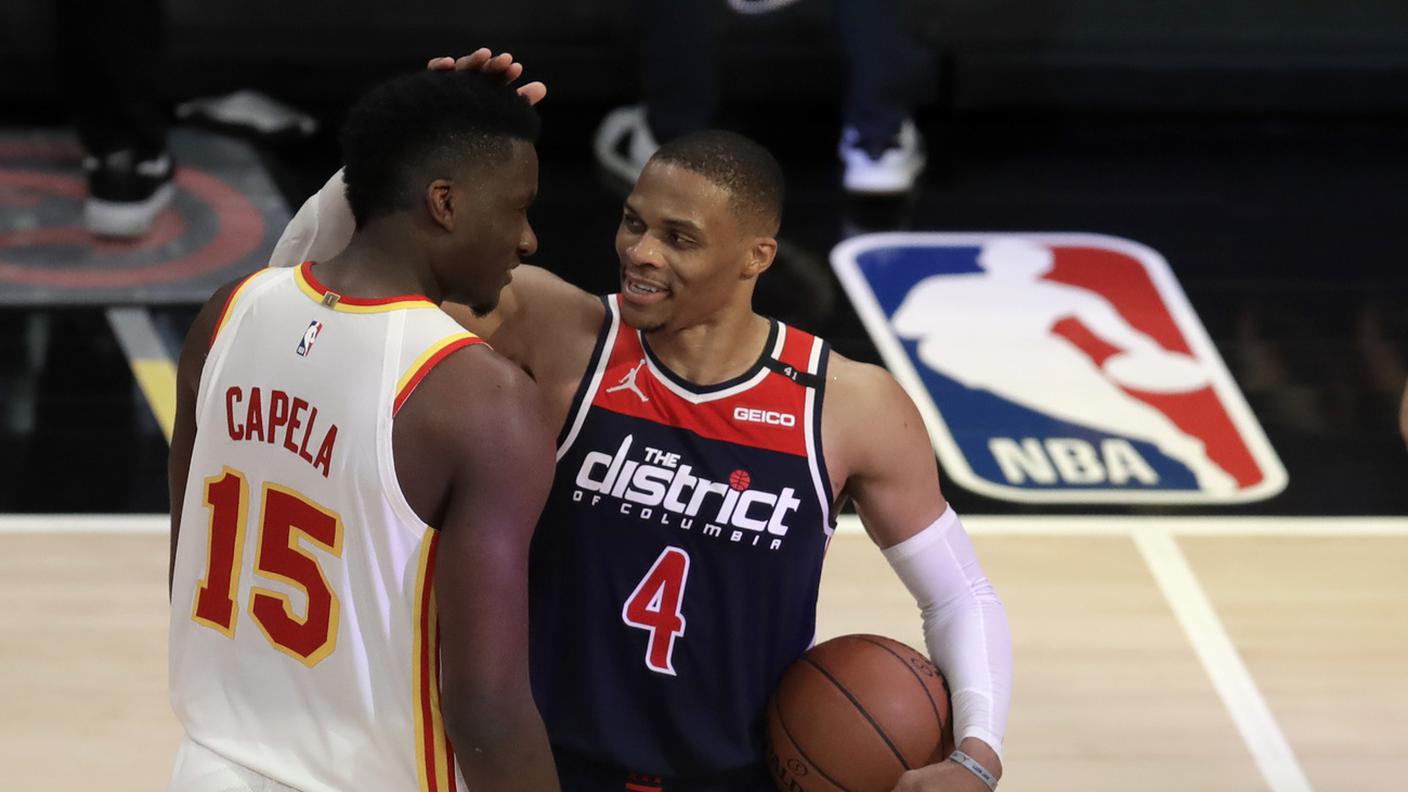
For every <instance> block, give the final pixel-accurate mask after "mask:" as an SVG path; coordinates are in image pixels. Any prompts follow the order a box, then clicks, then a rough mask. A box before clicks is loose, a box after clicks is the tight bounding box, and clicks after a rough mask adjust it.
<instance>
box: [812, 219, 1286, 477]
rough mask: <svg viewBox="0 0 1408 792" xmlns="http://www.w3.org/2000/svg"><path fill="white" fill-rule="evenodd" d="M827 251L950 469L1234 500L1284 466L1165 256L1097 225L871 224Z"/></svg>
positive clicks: (965, 473) (956, 472)
mask: <svg viewBox="0 0 1408 792" xmlns="http://www.w3.org/2000/svg"><path fill="white" fill-rule="evenodd" d="M831 262H832V266H833V268H834V269H835V270H836V273H837V275H838V276H839V277H840V279H841V283H842V284H843V285H844V286H845V289H846V292H847V294H848V295H849V296H850V299H851V302H852V303H853V304H854V305H855V308H856V311H857V312H858V313H859V314H860V317H861V319H862V321H863V322H864V323H865V326H866V329H867V330H868V331H869V333H870V336H871V338H872V339H873V340H874V341H875V344H876V346H877V347H878V348H879V349H880V353H881V354H882V355H883V356H884V358H885V362H886V364H887V365H888V367H889V368H890V370H891V372H893V373H894V375H895V377H896V378H897V379H898V380H899V381H900V383H901V384H903V385H904V387H905V389H906V390H907V391H908V392H909V394H910V396H911V397H912V398H914V400H915V403H916V404H918V406H919V409H920V411H921V413H923V415H924V420H925V423H926V425H927V427H928V429H929V434H930V436H931V437H932V438H933V442H934V448H935V450H936V451H937V452H938V455H939V460H940V462H942V463H943V466H944V469H945V471H946V473H947V475H948V476H949V477H950V478H952V479H953V480H954V481H955V482H957V483H958V484H960V485H962V486H963V487H966V488H968V489H970V490H972V491H974V492H977V493H979V494H982V495H987V496H990V497H994V498H1001V499H1005V500H1013V501H1022V502H1029V503H1056V502H1067V503H1070V502H1081V503H1190V504H1192V503H1236V502H1245V501H1253V500H1260V499H1263V498H1268V497H1271V496H1272V495H1275V494H1276V493H1278V492H1280V491H1281V490H1282V489H1284V488H1285V486H1286V472H1285V469H1284V468H1283V467H1282V466H1281V462H1280V460H1279V459H1278V458H1277V456H1276V453H1275V452H1274V451H1273V450H1272V448H1271V444H1270V443H1269V442H1268V441H1267V439H1266V435H1265V434H1264V433H1263V432H1262V429H1261V426H1260V425H1259V424H1258V423H1257V420H1256V418H1255V416H1253V414H1252V412H1251V409H1250V408H1249V407H1248V406H1247V403H1246V400H1245V399H1244V398H1243V397H1242V393H1241V391H1240V390H1238V388H1237V385H1236V383H1235V382H1233V380H1232V376H1231V375H1230V374H1229V373H1228V371H1227V367H1226V366H1225V365H1224V364H1223V362H1222V358H1221V357H1219V355H1218V353H1217V350H1216V349H1215V348H1214V347H1213V345H1212V342H1211V340H1210V339H1209V338H1208V335H1207V331H1206V330H1204V329H1203V326H1202V323H1201V322H1200V321H1199V320H1198V317H1197V315H1196V314H1195V313H1194V312H1193V309H1192V307H1191V306H1190V305H1189V304H1188V299H1187V297H1186V296H1184V294H1183V290H1182V288H1181V287H1180V286H1179V284H1178V281H1177V280H1176V279H1175V278H1174V276H1173V273H1172V271H1171V270H1170V269H1169V267H1168V265H1167V263H1165V262H1164V260H1163V258H1162V257H1161V256H1160V255H1159V254H1158V253H1156V252H1154V251H1153V250H1151V249H1149V248H1148V247H1145V246H1144V245H1141V244H1138V243H1136V242H1131V241H1129V240H1125V239H1118V238H1115V237H1107V236H1101V235H1095V234H947V233H914V234H909V233H896V234H870V235H865V236H860V237H855V238H853V239H850V240H847V241H846V242H843V243H842V244H841V245H839V246H837V247H836V249H835V250H834V251H832V254H831Z"/></svg>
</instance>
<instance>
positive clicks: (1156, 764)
mask: <svg viewBox="0 0 1408 792" xmlns="http://www.w3.org/2000/svg"><path fill="white" fill-rule="evenodd" d="M966 522H967V523H968V525H969V528H970V530H971V531H972V533H973V534H974V543H975V545H976V546H977V549H978V552H979V554H980V555H981V557H982V559H983V562H984V565H985V567H986V568H987V570H988V572H989V575H990V577H991V578H992V579H993V582H994V584H995V585H996V586H997V589H998V591H999V593H1000V594H1001V595H1002V598H1003V600H1004V602H1005V603H1006V605H1007V610H1008V615H1009V617H1010V619H1011V622H1012V632H1013V637H1014V642H1015V650H1016V677H1015V687H1016V690H1015V696H1014V704H1013V709H1012V716H1011V724H1010V727H1009V732H1008V741H1007V748H1006V752H1007V760H1008V767H1007V774H1006V776H1005V777H1004V779H1003V783H1002V788H1003V789H1004V790H1008V791H1009V792H1048V791H1049V792H1056V791H1057V790H1082V792H1086V791H1088V792H1099V791H1100V790H1109V791H1110V792H1129V790H1152V791H1157V790H1169V791H1170V792H1172V791H1173V790H1178V791H1179V792H1187V791H1188V790H1199V791H1200V792H1218V791H1220V790H1226V791H1227V792H1233V791H1234V790H1235V791H1236V792H1248V791H1253V790H1271V792H1291V791H1293V790H1308V789H1314V790H1318V791H1320V792H1336V791H1340V792H1371V791H1372V790H1383V791H1384V792H1390V791H1391V790H1399V789H1402V788H1403V783H1404V782H1403V779H1404V778H1405V777H1408V673H1405V669H1408V575H1406V574H1404V572H1405V570H1408V519H1398V518H1395V519H1344V518H1340V519H1320V518H1315V519H1308V518H1245V519H1235V518H1186V519H1184V518H1133V517H1092V518H1080V517H1067V518H1050V519H1044V518H1014V517H981V516H973V517H969V518H967V519H966ZM165 579H166V535H165V518H163V517H156V516H153V517H111V518H105V517H82V518H67V519H66V518H46V517H3V518H0V599H3V601H4V602H5V603H6V607H5V608H4V609H3V611H0V663H3V665H4V670H5V673H3V674H0V767H3V768H5V770H4V776H5V783H4V784H3V786H4V788H6V789H15V790H39V789H43V790H87V789H92V788H94V786H95V784H96V785H97V786H99V787H100V788H102V789H104V790H111V791H113V792H116V791H118V790H152V789H161V788H164V787H165V783H166V778H167V773H168V771H169V769H170V763H171V759H172V755H173V753H174V751H175V747H176V743H177V741H178V739H179V736H180V729H179V727H178V726H177V724H176V721H175V719H174V717H173V716H172V714H171V711H170V708H169V706H168V704H167V694H166V654H165V648H166V620H167V607H166V590H165ZM850 632H875V633H882V634H886V635H890V636H892V637H895V638H898V639H900V640H904V641H906V642H908V643H910V644H912V645H914V646H922V636H921V635H920V630H919V619H918V615H917V613H916V610H915V606H914V604H913V601H912V600H911V599H910V598H909V595H908V594H907V593H906V592H905V591H904V589H903V588H902V587H901V586H900V584H899V583H898V581H897V580H896V579H895V578H894V574H893V573H892V572H891V571H890V569H889V568H888V566H887V565H886V564H885V562H884V560H883V558H882V557H881V556H880V554H879V553H878V552H877V551H876V550H875V549H874V548H873V547H872V546H871V545H870V542H869V540H868V539H867V538H866V537H865V536H864V535H863V534H862V533H860V531H859V529H858V528H857V527H856V526H855V525H854V524H853V523H847V524H843V526H842V529H841V531H840V532H839V533H838V534H837V536H836V538H835V539H834V540H833V542H832V546H831V552H830V557H829V558H828V561H827V568H826V572H825V576H824V580H823V585H822V601H821V608H820V634H819V636H818V637H819V638H826V637H830V636H833V635H840V634H844V633H850Z"/></svg>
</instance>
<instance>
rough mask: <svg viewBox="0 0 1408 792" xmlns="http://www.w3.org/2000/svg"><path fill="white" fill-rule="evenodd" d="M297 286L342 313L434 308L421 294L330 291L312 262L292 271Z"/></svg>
mask: <svg viewBox="0 0 1408 792" xmlns="http://www.w3.org/2000/svg"><path fill="white" fill-rule="evenodd" d="M294 280H295V281H296V282H297V283H298V288H299V290H300V291H302V292H303V293H304V294H306V295H308V297H310V298H311V299H312V300H313V301H314V302H317V303H320V304H322V305H325V306H327V307H329V308H331V309H333V310H334V311H343V312H344V313H381V312H383V311H397V310H400V309H402V308H434V307H435V303H433V302H431V300H430V298H429V297H426V296H425V295H423V294H402V295H398V296H396V297H347V296H345V295H342V294H338V293H337V292H334V291H331V290H329V289H328V287H326V286H324V285H323V284H322V282H321V281H319V280H318V278H317V276H315V275H314V274H313V262H311V261H305V262H303V263H302V264H299V265H298V269H296V270H295V271H294Z"/></svg>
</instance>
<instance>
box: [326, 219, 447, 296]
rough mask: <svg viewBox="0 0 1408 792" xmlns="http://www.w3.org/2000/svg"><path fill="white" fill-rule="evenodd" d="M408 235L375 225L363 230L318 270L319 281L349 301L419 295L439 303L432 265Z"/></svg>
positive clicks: (379, 224) (378, 224)
mask: <svg viewBox="0 0 1408 792" xmlns="http://www.w3.org/2000/svg"><path fill="white" fill-rule="evenodd" d="M407 237H408V235H407V234H406V233H405V232H404V231H403V230H399V229H395V228H390V227H388V224H387V223H374V224H372V225H371V226H369V227H368V228H365V229H362V230H359V231H358V232H357V233H356V234H354V235H353V236H352V241H351V242H348V243H347V247H346V249H344V250H343V251H342V252H341V253H339V254H337V255H336V256H333V257H332V258H330V259H328V260H327V261H325V262H321V263H320V264H319V266H318V279H319V280H321V281H322V282H323V284H324V285H325V286H327V287H328V288H329V289H330V290H332V291H335V292H337V293H339V294H342V295H345V296H348V297H362V298H367V299H376V298H379V297H399V296H401V295H403V294H419V295H422V296H424V297H427V298H429V299H430V300H431V301H432V302H435V303H439V302H440V301H441V300H442V299H443V295H442V294H440V285H439V284H438V283H437V282H436V280H435V277H434V275H433V274H432V273H431V268H430V262H429V261H428V260H426V259H425V257H424V256H423V255H420V254H419V253H418V252H417V251H415V250H414V249H412V248H411V247H410V246H408V245H407V244H406V242H405V240H406V239H407Z"/></svg>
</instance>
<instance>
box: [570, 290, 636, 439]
mask: <svg viewBox="0 0 1408 792" xmlns="http://www.w3.org/2000/svg"><path fill="white" fill-rule="evenodd" d="M597 299H599V300H601V305H602V307H603V308H605V309H606V311H605V315H604V316H603V317H602V321H601V329H600V330H598V331H597V334H596V345H595V346H593V347H592V356H591V358H590V359H588V361H587V369H586V371H585V372H583V373H582V381H581V383H580V384H579V385H578V386H577V392H576V393H575V394H573V395H572V406H571V407H569V408H567V418H566V419H565V420H564V421H563V422H562V428H561V429H559V430H558V433H557V448H558V452H557V456H558V459H561V458H562V454H563V453H564V452H565V451H566V450H567V446H568V445H569V444H570V443H571V441H572V439H573V437H574V436H575V434H576V430H577V428H578V427H579V426H580V425H581V420H580V414H581V413H584V412H585V411H586V410H588V409H590V407H591V401H592V399H593V398H595V396H596V387H597V385H598V383H599V382H600V380H601V373H602V372H601V370H602V369H603V365H602V364H604V363H605V362H606V359H607V358H608V357H610V348H611V346H613V345H614V341H615V338H616V329H617V327H618V326H619V325H620V322H621V316H620V313H619V312H618V310H617V308H616V303H615V301H613V300H612V299H611V297H609V296H605V295H603V296H600V297H598V298H597Z"/></svg>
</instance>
